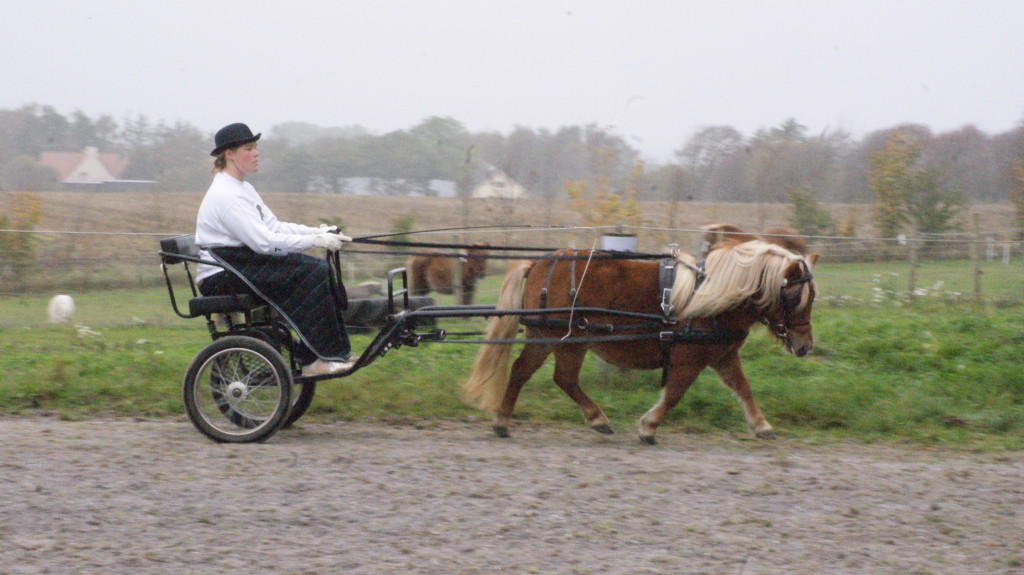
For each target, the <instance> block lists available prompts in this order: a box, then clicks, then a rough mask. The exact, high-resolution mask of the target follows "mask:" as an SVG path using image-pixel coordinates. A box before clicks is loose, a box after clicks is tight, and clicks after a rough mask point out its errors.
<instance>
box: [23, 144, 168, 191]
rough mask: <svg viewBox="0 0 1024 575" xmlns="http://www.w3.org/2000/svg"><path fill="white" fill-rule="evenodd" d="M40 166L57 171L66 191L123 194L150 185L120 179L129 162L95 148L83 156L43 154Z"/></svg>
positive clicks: (83, 153)
mask: <svg viewBox="0 0 1024 575" xmlns="http://www.w3.org/2000/svg"><path fill="white" fill-rule="evenodd" d="M39 163H41V164H43V165H44V166H49V167H51V168H53V169H54V170H56V171H57V174H58V175H59V178H60V181H61V182H62V184H63V187H64V188H65V189H79V188H84V189H88V190H90V191H115V190H117V191H125V190H128V189H133V188H140V187H147V186H148V185H150V184H152V183H153V182H151V181H148V180H122V179H120V178H121V174H122V173H124V170H125V168H126V167H128V160H126V159H125V158H123V157H121V156H120V155H118V154H112V153H105V152H100V151H99V149H98V148H96V147H94V146H88V147H86V148H85V150H84V151H82V152H43V153H42V154H40V156H39Z"/></svg>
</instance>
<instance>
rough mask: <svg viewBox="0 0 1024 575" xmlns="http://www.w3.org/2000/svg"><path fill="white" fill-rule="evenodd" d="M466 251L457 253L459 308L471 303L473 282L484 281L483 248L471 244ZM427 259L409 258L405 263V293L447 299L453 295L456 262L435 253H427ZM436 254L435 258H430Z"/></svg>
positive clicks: (484, 259)
mask: <svg viewBox="0 0 1024 575" xmlns="http://www.w3.org/2000/svg"><path fill="white" fill-rule="evenodd" d="M472 246H473V247H471V248H469V249H462V250H459V257H458V262H459V264H460V265H459V268H460V271H461V276H462V277H461V281H460V283H459V285H460V286H461V288H462V298H461V301H460V303H461V304H462V305H470V304H472V303H473V294H474V293H475V292H476V282H477V281H478V280H479V279H480V278H482V277H484V274H485V273H486V271H487V250H485V249H483V248H486V247H487V244H479V243H477V244H472ZM430 252H431V255H417V256H412V257H411V258H409V259H408V260H406V262H405V270H406V273H407V274H408V277H409V293H410V294H412V295H414V296H423V295H427V294H428V293H430V292H431V291H435V292H437V293H442V294H446V295H451V294H453V293H455V284H454V282H453V279H454V277H455V263H456V258H455V257H453V256H448V255H444V254H442V253H441V252H439V251H436V250H430ZM434 253H436V254H437V255H433V254H434Z"/></svg>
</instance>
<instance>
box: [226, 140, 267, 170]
mask: <svg viewBox="0 0 1024 575" xmlns="http://www.w3.org/2000/svg"><path fill="white" fill-rule="evenodd" d="M227 161H228V166H234V168H235V169H236V170H238V172H239V175H241V176H245V175H246V174H255V173H256V172H257V171H259V169H260V152H259V150H257V149H256V142H249V143H248V144H242V145H241V146H238V147H237V148H232V149H230V150H228V151H227Z"/></svg>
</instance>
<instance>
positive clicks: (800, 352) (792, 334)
mask: <svg viewBox="0 0 1024 575" xmlns="http://www.w3.org/2000/svg"><path fill="white" fill-rule="evenodd" d="M817 261H818V254H810V255H808V256H806V257H803V258H801V259H800V260H799V261H796V262H793V263H791V264H789V266H787V267H786V270H785V272H784V273H783V281H782V285H781V286H780V287H779V291H778V294H779V295H778V299H777V300H776V301H775V302H774V305H772V306H770V307H769V308H768V309H766V310H765V312H764V314H763V315H762V316H761V321H763V322H764V324H765V325H766V326H768V331H769V332H770V333H771V334H772V335H774V336H775V337H777V338H778V339H779V340H780V341H782V342H783V343H784V344H785V346H786V351H788V352H790V353H792V354H793V355H795V356H797V357H803V356H805V355H807V353H808V352H810V351H811V349H813V348H814V334H813V333H812V331H811V308H812V307H813V306H814V297H815V295H816V293H817V292H816V290H815V286H814V275H813V274H812V273H811V270H812V269H813V268H814V264H815V263H817Z"/></svg>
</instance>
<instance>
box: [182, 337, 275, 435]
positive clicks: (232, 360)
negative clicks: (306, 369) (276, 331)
mask: <svg viewBox="0 0 1024 575" xmlns="http://www.w3.org/2000/svg"><path fill="white" fill-rule="evenodd" d="M291 391H292V378H291V373H290V371H289V370H288V367H287V366H286V365H285V361H284V358H282V357H281V354H279V353H278V352H277V351H276V350H275V349H274V348H273V347H272V346H270V345H269V344H267V343H266V342H263V341H260V340H258V339H255V338H251V337H246V336H228V337H223V338H221V339H218V340H217V341H215V342H213V343H211V344H209V345H207V346H206V347H204V348H203V349H202V350H201V351H200V352H199V353H198V354H197V355H196V357H195V358H194V359H193V360H192V363H191V364H190V365H189V367H188V370H187V371H186V372H185V381H184V385H183V390H182V393H183V399H184V401H185V411H186V412H187V413H188V417H189V419H190V420H192V424H193V425H195V427H196V429H198V430H199V431H200V432H201V433H203V434H204V435H206V436H207V437H209V438H210V439H213V440H214V441H219V442H230V443H251V442H256V441H264V440H266V439H267V438H269V437H270V436H271V435H273V434H274V433H276V432H277V430H278V429H279V428H280V427H281V424H282V423H283V422H284V420H285V418H286V417H287V416H288V411H289V409H290V407H291Z"/></svg>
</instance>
